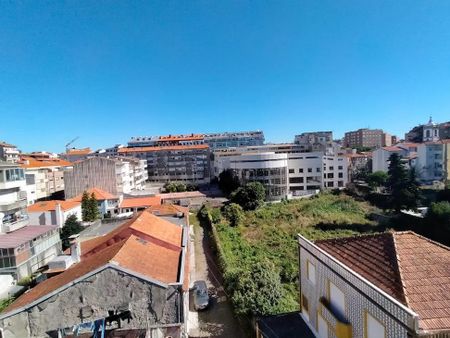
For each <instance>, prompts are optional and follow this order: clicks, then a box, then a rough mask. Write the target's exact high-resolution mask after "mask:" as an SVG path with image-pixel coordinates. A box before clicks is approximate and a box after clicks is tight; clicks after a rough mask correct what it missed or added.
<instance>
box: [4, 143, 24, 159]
mask: <svg viewBox="0 0 450 338" xmlns="http://www.w3.org/2000/svg"><path fill="white" fill-rule="evenodd" d="M19 155H20V151H19V149H17V147H16V146H15V145H12V144H9V143H6V142H1V141H0V161H6V162H9V163H17V162H18V161H19Z"/></svg>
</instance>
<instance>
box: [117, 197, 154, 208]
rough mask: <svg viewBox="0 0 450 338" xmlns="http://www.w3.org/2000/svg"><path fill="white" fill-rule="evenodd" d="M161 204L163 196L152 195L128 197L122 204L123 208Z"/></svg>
mask: <svg viewBox="0 0 450 338" xmlns="http://www.w3.org/2000/svg"><path fill="white" fill-rule="evenodd" d="M160 204H161V197H159V196H150V197H136V198H126V199H124V200H123V201H122V203H121V204H120V207H121V208H139V207H144V208H147V207H151V206H155V205H160Z"/></svg>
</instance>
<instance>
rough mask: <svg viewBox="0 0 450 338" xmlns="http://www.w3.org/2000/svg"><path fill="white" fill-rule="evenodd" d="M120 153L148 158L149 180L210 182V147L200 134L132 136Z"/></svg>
mask: <svg viewBox="0 0 450 338" xmlns="http://www.w3.org/2000/svg"><path fill="white" fill-rule="evenodd" d="M118 152H119V154H120V155H121V156H133V157H136V158H139V159H142V160H146V161H147V171H148V181H150V182H161V183H165V182H169V181H183V182H187V183H193V184H208V183H209V182H210V177H211V174H210V170H211V169H210V149H209V146H208V145H207V144H205V143H204V137H203V135H196V134H191V135H169V136H157V137H145V138H144V137H139V138H132V140H131V141H130V142H128V147H126V148H121V149H119V150H118Z"/></svg>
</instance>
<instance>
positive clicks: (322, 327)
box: [317, 313, 328, 338]
mask: <svg viewBox="0 0 450 338" xmlns="http://www.w3.org/2000/svg"><path fill="white" fill-rule="evenodd" d="M317 333H319V337H320V338H328V323H327V322H326V321H325V319H323V317H322V316H321V315H320V313H318V314H317Z"/></svg>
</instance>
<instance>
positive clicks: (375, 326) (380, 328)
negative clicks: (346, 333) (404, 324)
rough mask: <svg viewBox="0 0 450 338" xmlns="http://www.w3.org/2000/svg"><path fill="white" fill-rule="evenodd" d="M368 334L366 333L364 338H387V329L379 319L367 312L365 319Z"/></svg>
mask: <svg viewBox="0 0 450 338" xmlns="http://www.w3.org/2000/svg"><path fill="white" fill-rule="evenodd" d="M364 320H365V325H364V327H365V328H366V332H364V338H378V337H386V329H385V327H384V325H383V324H381V322H380V321H378V319H376V318H375V317H373V316H372V315H371V314H370V313H368V312H366V316H365V318H364Z"/></svg>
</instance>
